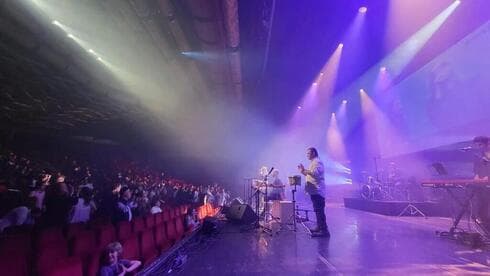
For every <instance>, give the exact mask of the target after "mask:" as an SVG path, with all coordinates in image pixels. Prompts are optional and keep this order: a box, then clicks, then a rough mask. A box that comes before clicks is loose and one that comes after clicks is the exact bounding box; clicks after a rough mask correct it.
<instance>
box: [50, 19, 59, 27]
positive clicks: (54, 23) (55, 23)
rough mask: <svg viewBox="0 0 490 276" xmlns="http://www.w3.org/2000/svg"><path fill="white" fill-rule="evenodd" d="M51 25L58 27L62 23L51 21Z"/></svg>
mask: <svg viewBox="0 0 490 276" xmlns="http://www.w3.org/2000/svg"><path fill="white" fill-rule="evenodd" d="M51 23H53V25H57V26H59V25H60V22H58V20H53V21H51Z"/></svg>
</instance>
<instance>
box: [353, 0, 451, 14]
mask: <svg viewBox="0 0 490 276" xmlns="http://www.w3.org/2000/svg"><path fill="white" fill-rule="evenodd" d="M458 1H459V0H458ZM359 12H360V13H366V12H367V8H366V7H360V8H359Z"/></svg>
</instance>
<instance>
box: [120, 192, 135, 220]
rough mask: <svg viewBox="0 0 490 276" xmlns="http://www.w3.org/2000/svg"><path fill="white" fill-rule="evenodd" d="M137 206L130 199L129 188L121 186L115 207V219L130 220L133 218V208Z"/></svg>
mask: <svg viewBox="0 0 490 276" xmlns="http://www.w3.org/2000/svg"><path fill="white" fill-rule="evenodd" d="M137 206H138V205H137V204H135V203H134V202H133V201H132V193H131V190H130V189H129V188H128V187H126V186H125V187H123V188H121V191H120V192H119V201H118V202H117V208H116V210H117V211H116V221H131V220H132V219H133V208H136V207H137Z"/></svg>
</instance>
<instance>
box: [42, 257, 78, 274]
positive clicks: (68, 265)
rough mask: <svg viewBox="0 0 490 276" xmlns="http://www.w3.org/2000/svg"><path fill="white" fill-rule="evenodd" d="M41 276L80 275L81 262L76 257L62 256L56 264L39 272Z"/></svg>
mask: <svg viewBox="0 0 490 276" xmlns="http://www.w3.org/2000/svg"><path fill="white" fill-rule="evenodd" d="M39 275H41V276H66V275H70V276H82V275H83V274H82V262H81V261H80V259H79V258H77V257H71V258H63V259H60V260H58V261H57V262H56V265H55V266H53V267H51V268H49V269H45V270H41V271H40V272H39Z"/></svg>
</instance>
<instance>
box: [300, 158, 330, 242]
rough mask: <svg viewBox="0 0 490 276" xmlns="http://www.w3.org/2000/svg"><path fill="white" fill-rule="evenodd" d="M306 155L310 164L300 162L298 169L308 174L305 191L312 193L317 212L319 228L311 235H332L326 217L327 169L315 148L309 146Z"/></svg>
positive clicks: (312, 231)
mask: <svg viewBox="0 0 490 276" xmlns="http://www.w3.org/2000/svg"><path fill="white" fill-rule="evenodd" d="M306 157H307V158H308V160H310V161H311V163H310V166H309V167H308V169H305V167H304V166H303V164H299V165H298V169H299V171H300V172H301V174H303V175H304V176H306V184H305V192H306V193H308V194H309V195H310V197H311V201H312V202H313V209H314V210H315V214H316V224H317V228H316V229H312V230H311V236H312V237H330V232H329V231H328V226H327V222H326V218H325V176H324V174H325V170H324V168H323V163H322V161H321V160H320V158H319V157H318V151H317V150H316V149H315V148H308V149H307V150H306Z"/></svg>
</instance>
